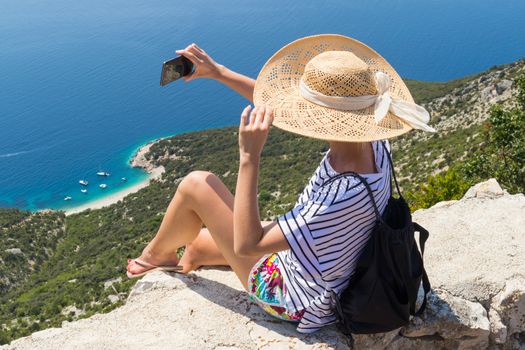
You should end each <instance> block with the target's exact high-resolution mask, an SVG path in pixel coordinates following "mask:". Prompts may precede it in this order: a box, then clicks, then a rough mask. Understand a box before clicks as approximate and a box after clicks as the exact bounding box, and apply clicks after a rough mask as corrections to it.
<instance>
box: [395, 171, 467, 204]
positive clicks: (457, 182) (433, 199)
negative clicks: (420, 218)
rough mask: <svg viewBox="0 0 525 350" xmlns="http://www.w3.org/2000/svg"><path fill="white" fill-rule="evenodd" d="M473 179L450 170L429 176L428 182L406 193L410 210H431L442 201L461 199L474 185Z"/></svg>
mask: <svg viewBox="0 0 525 350" xmlns="http://www.w3.org/2000/svg"><path fill="white" fill-rule="evenodd" d="M473 184H474V183H473V181H472V180H471V179H467V178H466V176H465V175H464V174H463V173H462V172H461V171H458V170H457V169H454V168H452V169H448V170H447V171H445V172H444V173H441V174H437V175H434V176H429V177H428V179H427V182H426V183H424V184H421V185H419V186H416V188H415V189H414V190H412V191H406V193H405V197H406V199H407V201H408V203H409V205H410V209H411V210H412V211H415V210H417V209H420V208H429V207H431V206H433V205H434V204H436V203H438V202H441V201H449V200H454V199H461V197H463V195H464V194H465V192H466V191H467V190H468V189H469V188H470V187H471V186H472V185H473Z"/></svg>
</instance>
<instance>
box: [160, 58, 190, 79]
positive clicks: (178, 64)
mask: <svg viewBox="0 0 525 350" xmlns="http://www.w3.org/2000/svg"><path fill="white" fill-rule="evenodd" d="M192 72H193V63H192V62H191V61H190V60H189V59H187V58H186V57H184V56H178V57H175V58H172V59H171V60H169V61H166V62H164V63H163V64H162V73H161V75H160V86H164V85H167V84H169V83H171V82H173V81H175V80H177V79H180V78H182V77H183V76H186V75H189V74H191V73H192Z"/></svg>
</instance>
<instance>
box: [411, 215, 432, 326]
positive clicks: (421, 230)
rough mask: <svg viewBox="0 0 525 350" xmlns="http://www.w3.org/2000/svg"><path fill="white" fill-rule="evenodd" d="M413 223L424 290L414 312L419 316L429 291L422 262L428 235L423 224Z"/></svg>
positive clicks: (428, 282)
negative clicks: (419, 254)
mask: <svg viewBox="0 0 525 350" xmlns="http://www.w3.org/2000/svg"><path fill="white" fill-rule="evenodd" d="M413 224H414V231H417V232H419V247H420V249H421V263H422V264H423V265H422V268H423V276H422V278H421V279H422V282H423V292H424V295H423V302H422V303H421V306H420V307H419V310H417V311H416V312H415V313H414V315H415V316H420V315H421V314H422V313H423V311H425V308H426V306H427V295H428V293H429V292H430V281H429V279H428V276H427V271H426V270H425V264H424V259H423V255H424V254H425V243H426V241H427V239H428V236H429V235H428V231H427V230H426V229H425V228H424V227H423V226H421V225H420V224H418V223H417V222H414V223H413Z"/></svg>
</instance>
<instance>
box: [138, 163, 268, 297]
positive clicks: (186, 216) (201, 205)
mask: <svg viewBox="0 0 525 350" xmlns="http://www.w3.org/2000/svg"><path fill="white" fill-rule="evenodd" d="M233 201H234V198H233V195H232V194H231V192H230V191H229V190H228V188H227V187H226V186H225V185H224V184H223V183H222V181H221V180H220V179H219V178H218V177H217V176H215V175H214V174H212V173H209V172H204V171H194V172H191V173H190V174H188V175H187V176H186V177H185V178H184V179H183V180H182V181H181V183H180V184H179V187H178V189H177V192H176V193H175V196H174V197H173V199H172V201H171V203H170V204H169V206H168V209H167V211H166V214H165V216H164V219H163V220H162V223H161V225H160V228H159V230H158V232H157V235H156V236H155V238H153V240H152V241H151V242H150V243H149V244H148V246H146V248H144V251H143V253H142V255H141V256H140V258H141V259H142V260H144V261H146V262H148V263H151V264H155V265H168V264H174V263H175V264H176V263H178V262H179V261H178V259H177V256H176V252H177V249H178V248H180V247H182V246H185V245H188V244H189V243H191V242H193V241H194V240H195V239H196V238H197V236H198V235H199V232H201V228H202V224H203V223H204V224H205V225H206V227H207V228H208V230H209V233H210V235H211V237H212V238H213V241H214V242H215V245H216V247H217V248H218V250H219V251H220V253H221V254H222V256H223V258H224V259H225V260H226V262H227V263H228V265H230V267H231V268H232V269H233V271H234V272H235V273H236V274H237V277H238V278H239V280H240V281H241V283H242V284H243V286H244V287H245V288H246V287H247V279H248V275H249V273H250V269H251V268H252V267H253V265H254V264H255V263H256V262H257V261H258V260H259V259H260V257H258V256H257V257H239V256H237V255H235V253H234V251H233ZM204 251H205V252H206V251H208V252H215V250H214V249H213V247H211V246H208V247H206V248H205V249H204ZM137 268H139V267H138V266H136V265H133V264H131V265H130V266H128V269H129V270H130V271H131V272H134V269H137Z"/></svg>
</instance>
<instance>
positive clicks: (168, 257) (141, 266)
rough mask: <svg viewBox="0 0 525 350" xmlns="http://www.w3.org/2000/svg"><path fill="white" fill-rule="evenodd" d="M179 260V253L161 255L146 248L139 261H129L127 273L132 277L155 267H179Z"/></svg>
mask: <svg viewBox="0 0 525 350" xmlns="http://www.w3.org/2000/svg"><path fill="white" fill-rule="evenodd" d="M179 260H180V259H179V257H178V256H177V252H169V253H162V254H159V253H154V252H152V251H151V250H150V249H149V248H148V247H146V248H144V250H143V251H142V254H141V255H140V256H139V257H138V258H137V259H129V260H128V266H127V271H128V273H129V274H131V275H139V274H142V273H144V272H146V271H148V270H151V269H152V268H154V267H155V266H177V265H179Z"/></svg>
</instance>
